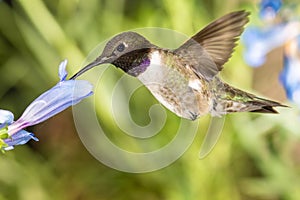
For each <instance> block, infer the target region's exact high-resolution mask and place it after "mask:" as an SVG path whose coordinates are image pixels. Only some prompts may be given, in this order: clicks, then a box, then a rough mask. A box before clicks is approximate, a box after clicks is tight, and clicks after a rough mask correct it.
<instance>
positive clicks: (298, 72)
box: [279, 36, 300, 106]
mask: <svg viewBox="0 0 300 200" xmlns="http://www.w3.org/2000/svg"><path fill="white" fill-rule="evenodd" d="M299 41H300V36H298V38H296V39H294V40H292V41H290V42H289V43H287V44H286V45H285V48H284V68H283V70H282V72H281V74H280V77H279V78H280V81H281V83H282V85H283V87H284V89H285V91H286V95H287V98H288V99H289V100H291V101H293V102H295V103H296V104H298V105H299V106H300V42H299Z"/></svg>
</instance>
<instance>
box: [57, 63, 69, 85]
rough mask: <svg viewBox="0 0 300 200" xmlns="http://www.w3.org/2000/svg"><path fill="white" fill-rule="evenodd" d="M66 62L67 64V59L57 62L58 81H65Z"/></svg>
mask: <svg viewBox="0 0 300 200" xmlns="http://www.w3.org/2000/svg"><path fill="white" fill-rule="evenodd" d="M67 64H68V60H64V61H62V62H61V63H60V64H59V68H58V76H59V78H60V81H65V80H66V78H67V76H68V72H67V70H66V66H67Z"/></svg>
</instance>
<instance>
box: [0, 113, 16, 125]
mask: <svg viewBox="0 0 300 200" xmlns="http://www.w3.org/2000/svg"><path fill="white" fill-rule="evenodd" d="M13 121H14V114H13V113H12V112H10V111H8V110H2V109H0V124H7V125H9V124H11V123H12V122H13Z"/></svg>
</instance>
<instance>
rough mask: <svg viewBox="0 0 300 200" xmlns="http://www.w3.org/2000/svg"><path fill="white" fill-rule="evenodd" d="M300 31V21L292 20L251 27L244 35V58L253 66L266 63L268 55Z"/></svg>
mask: <svg viewBox="0 0 300 200" xmlns="http://www.w3.org/2000/svg"><path fill="white" fill-rule="evenodd" d="M299 33H300V23H299V22H296V21H291V22H289V23H281V24H277V25H273V26H270V27H265V28H260V27H249V28H247V29H246V30H245V32H244V34H243V35H242V42H243V43H244V45H245V51H244V59H245V61H246V63H247V64H248V65H250V66H252V67H259V66H261V65H262V64H264V62H265V60H266V55H267V54H268V53H269V52H270V51H272V50H273V49H275V48H277V47H279V46H282V45H283V44H284V43H286V42H287V41H289V40H291V39H292V38H295V37H296V36H297V35H298V34H299Z"/></svg>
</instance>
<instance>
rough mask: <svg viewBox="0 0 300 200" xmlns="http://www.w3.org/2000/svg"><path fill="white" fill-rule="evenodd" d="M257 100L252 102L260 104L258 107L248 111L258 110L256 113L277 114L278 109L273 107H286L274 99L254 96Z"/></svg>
mask: <svg viewBox="0 0 300 200" xmlns="http://www.w3.org/2000/svg"><path fill="white" fill-rule="evenodd" d="M256 99H257V100H254V101H253V103H254V104H258V106H261V107H260V108H259V109H256V110H251V111H250V112H258V113H275V114H278V111H277V110H275V109H274V107H288V106H286V105H283V104H281V103H278V102H276V101H272V100H268V99H263V98H260V97H256Z"/></svg>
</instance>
